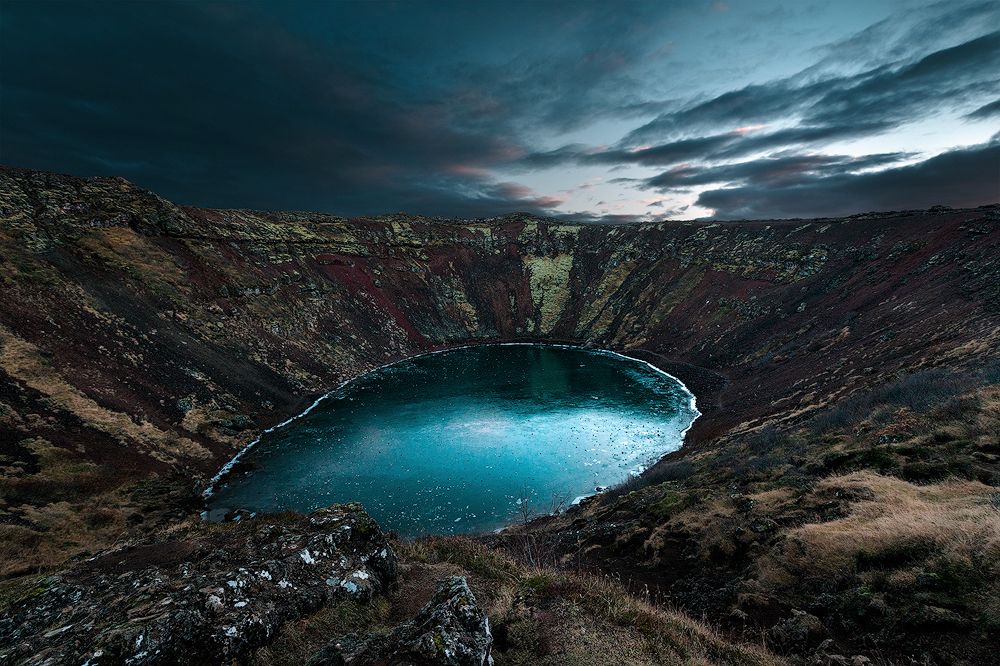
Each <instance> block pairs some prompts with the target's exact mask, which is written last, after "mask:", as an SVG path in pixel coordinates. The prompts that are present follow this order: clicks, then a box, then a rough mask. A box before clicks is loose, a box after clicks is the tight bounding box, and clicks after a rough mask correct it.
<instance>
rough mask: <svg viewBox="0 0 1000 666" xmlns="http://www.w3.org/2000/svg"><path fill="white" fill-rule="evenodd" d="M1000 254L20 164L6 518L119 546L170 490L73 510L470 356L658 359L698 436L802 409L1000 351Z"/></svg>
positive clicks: (7, 217)
mask: <svg viewBox="0 0 1000 666" xmlns="http://www.w3.org/2000/svg"><path fill="white" fill-rule="evenodd" d="M997 247H1000V210H998V208H997V207H996V206H993V207H983V208H978V209H968V210H952V209H940V210H931V211H904V212H894V213H878V214H874V213H873V214H867V215H858V216H853V217H850V218H845V219H823V220H782V221H751V222H727V223H663V224H658V225H627V226H621V227H598V226H587V225H578V224H569V223H566V222H562V221H559V220H553V219H541V218H537V217H534V216H530V215H525V214H517V213H515V214H510V215H504V216H500V217H496V218H490V219H477V220H448V219H442V218H424V217H415V216H409V215H404V214H396V215H382V216H379V217H364V218H352V219H345V218H341V217H336V216H333V215H325V214H319V213H266V212H259V211H247V210H206V209H199V208H192V207H185V206H178V205H175V204H173V203H171V202H168V201H165V200H163V199H161V198H159V197H157V196H156V195H155V194H153V193H151V192H148V191H145V190H142V189H141V188H138V187H136V186H134V185H132V184H130V183H128V182H126V181H124V180H121V179H97V178H92V179H78V178H73V177H69V176H60V175H56V174H51V173H43V172H34V171H27V170H19V169H9V168H3V170H2V171H0V256H2V261H0V280H2V281H3V289H2V291H0V345H2V361H0V437H2V439H0V442H2V444H0V446H2V448H0V455H2V456H3V462H2V465H3V466H4V467H3V468H2V469H3V473H4V475H5V476H4V479H3V484H4V485H3V488H4V490H3V499H2V504H0V510H2V514H0V515H2V519H3V521H4V522H6V523H7V527H8V528H9V529H11V530H15V529H16V530H18V535H19V536H17V538H18V539H22V541H21V542H20V543H22V544H23V543H27V542H28V541H31V539H35V536H32V534H34V533H36V532H37V531H38V530H43V529H48V530H49V531H52V530H53V529H57V530H58V529H67V530H69V529H70V528H71V523H72V522H73V521H74V520H76V521H83V523H85V525H84V527H86V528H87V529H90V530H91V531H94V532H99V533H101V534H105V535H106V536H107V535H110V534H111V533H112V532H113V531H114V530H115V529H119V528H120V529H124V528H125V527H126V526H127V525H129V524H134V523H135V522H141V521H142V520H143V519H144V516H146V514H148V513H149V511H151V509H148V502H147V504H146V505H145V506H147V511H146V513H145V514H144V513H143V511H142V508H143V506H144V505H143V501H144V500H139V499H135V497H136V496H135V492H134V491H133V495H131V496H130V497H132V500H129V501H131V504H128V502H125V504H128V506H129V507H131V508H128V509H127V510H123V513H121V514H120V515H119V514H115V515H113V516H110V517H108V516H104V517H101V514H99V513H96V514H95V513H93V511H90V510H88V511H90V512H89V513H87V512H85V515H83V514H81V513H80V512H79V511H77V512H76V513H75V514H74V512H73V510H72V506H73V502H74V501H77V500H79V501H81V502H82V501H84V499H85V498H92V497H95V496H98V495H100V494H101V493H109V492H117V491H116V490H115V489H117V488H121V487H125V486H127V484H134V483H135V482H137V481H139V480H142V479H148V478H149V475H150V474H151V473H156V474H157V475H159V477H160V478H161V479H164V478H168V477H170V478H173V476H176V475H178V474H187V475H190V476H191V478H190V479H189V481H188V482H185V483H186V489H181V488H180V487H175V488H173V489H174V491H175V492H176V493H179V494H184V493H190V492H191V488H195V487H197V485H196V484H197V482H198V481H199V480H200V479H204V478H205V477H206V476H210V475H212V474H213V473H214V472H216V471H217V470H218V469H219V468H220V467H221V466H222V465H223V464H224V463H225V462H226V461H227V460H228V459H229V458H230V457H231V456H232V455H233V454H234V453H236V452H237V451H238V450H239V449H241V448H242V447H243V446H245V445H246V444H247V443H248V442H249V441H250V440H251V439H252V437H253V436H254V434H255V433H256V432H257V431H259V430H260V429H262V428H265V427H268V426H271V425H274V424H275V423H278V422H280V421H282V420H284V419H285V418H287V417H288V416H290V415H292V414H294V413H296V412H297V411H299V410H301V409H302V408H303V407H304V406H305V405H307V404H308V403H309V402H310V401H311V400H313V399H314V398H315V397H316V396H317V395H319V394H321V393H323V392H325V391H327V390H329V389H331V388H333V387H335V386H336V385H337V384H338V383H340V382H342V381H344V380H346V379H348V378H350V377H353V376H356V375H357V374H359V373H361V372H364V371H366V370H368V369H371V368H373V367H376V366H378V365H380V364H383V363H386V362H389V361H392V360H396V359H400V358H404V357H406V356H410V355H413V354H416V353H420V352H424V351H427V350H431V349H439V348H445V347H448V346H454V345H457V344H468V343H477V342H495V341H512V340H553V341H561V342H574V343H579V344H586V345H594V346H598V347H605V348H610V349H615V350H622V351H626V352H629V353H634V354H637V355H640V356H642V358H644V359H646V360H650V361H652V362H654V363H657V364H659V365H661V366H662V367H665V368H667V369H669V370H670V371H671V372H674V373H675V374H677V375H678V376H680V377H681V378H682V379H684V380H685V381H686V382H688V384H689V385H690V386H691V388H692V389H693V390H694V392H695V393H696V395H698V397H699V408H700V409H701V410H702V412H704V413H705V416H704V417H702V418H701V419H699V421H698V422H697V423H696V427H695V428H694V430H693V431H692V433H691V435H690V438H689V444H691V445H694V444H696V443H705V442H707V441H710V439H711V438H712V437H714V436H717V435H719V434H722V433H725V432H732V431H734V430H733V429H734V428H735V429H737V430H736V431H739V430H741V429H742V430H745V429H747V428H751V427H756V426H759V425H760V424H761V423H763V422H764V421H767V420H770V421H778V422H782V423H793V422H795V421H796V420H801V419H803V418H805V417H808V416H809V415H810V414H812V413H814V412H815V411H816V410H819V409H822V408H823V407H824V406H825V405H827V404H829V403H830V402H831V401H833V400H836V399H838V398H841V397H843V396H845V395H847V394H849V393H850V392H851V391H853V390H856V389H858V388H859V387H863V386H871V385H876V384H878V383H880V382H883V381H885V380H886V379H888V378H891V377H893V376H894V375H895V374H896V373H897V372H899V371H901V370H913V369H916V368H920V367H927V366H932V365H938V364H941V363H947V364H949V365H956V366H957V365H963V364H972V363H976V362H977V359H979V358H981V357H982V356H983V355H984V354H996V353H998V351H997V350H998V347H1000V296H998V294H1000V252H998V250H997ZM172 475H173V476H172ZM129 487H132V486H129ZM67 489H69V492H68V491H67ZM182 491H183V492H182ZM122 501H123V502H124V500H122ZM66 502H69V504H70V505H71V506H70V508H67V507H66V506H62V505H60V503H62V504H65V503H66ZM60 506H61V508H60ZM94 511H96V509H95V510H94ZM81 516H82V517H81ZM102 521H105V523H102ZM123 521H124V522H123ZM59 526H62V527H59ZM87 526H89V527H87ZM102 530H104V532H102ZM29 537H30V538H29ZM95 538H96V537H95ZM25 539H27V540H28V541H24V540H25ZM69 550H71V548H70V549H63V550H60V551H59V552H60V553H63V554H67V553H69ZM69 554H71V553H69ZM53 557H55V554H53ZM42 559H44V558H42Z"/></svg>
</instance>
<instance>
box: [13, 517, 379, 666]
mask: <svg viewBox="0 0 1000 666" xmlns="http://www.w3.org/2000/svg"><path fill="white" fill-rule="evenodd" d="M211 529H213V530H214V532H215V533H214V534H210V535H208V536H205V537H202V538H198V539H192V540H188V541H181V542H166V543H158V544H152V545H146V546H140V547H133V548H126V549H124V550H120V551H115V552H112V553H109V554H107V555H104V556H102V557H99V558H95V559H92V560H89V561H87V562H84V563H81V564H78V565H77V566H75V567H73V568H72V569H70V570H68V571H67V572H65V573H61V574H58V575H54V576H50V577H48V578H45V579H44V580H42V581H41V582H40V584H39V585H38V586H37V587H36V588H35V589H33V590H31V591H30V592H29V593H28V594H27V595H26V596H27V598H25V599H23V600H22V601H21V602H19V603H17V604H14V605H13V607H12V608H11V609H10V611H9V613H8V614H7V615H5V617H4V618H3V619H2V620H0V659H5V660H8V661H7V662H5V663H23V664H32V665H41V664H51V665H53V666H55V665H56V664H66V665H67V666H68V665H71V664H72V665H75V664H83V663H86V664H89V665H91V666H98V665H99V664H122V663H126V664H149V665H152V664H164V665H173V664H192V665H202V664H205V665H207V664H221V663H224V662H229V661H231V660H233V659H240V658H245V657H247V656H249V655H250V654H251V653H252V652H253V650H255V649H256V648H258V647H260V646H261V645H264V644H265V643H266V642H267V641H268V640H269V639H270V638H271V637H272V636H273V635H274V634H275V632H276V631H277V630H278V629H279V628H280V626H281V625H282V623H284V622H285V621H287V620H289V619H292V618H298V617H301V616H302V615H305V614H308V613H310V612H312V611H315V610H317V609H319V608H320V607H322V606H325V605H328V604H330V603H332V602H334V601H336V600H342V599H352V600H356V601H367V600H369V599H371V597H372V595H374V594H376V593H379V592H382V591H385V590H386V589H387V588H388V587H389V586H390V585H392V584H393V582H394V581H395V580H396V576H397V568H396V556H395V554H394V553H393V551H392V549H391V548H390V547H389V545H388V543H387V542H386V539H385V536H384V535H383V534H382V531H381V530H380V529H379V527H378V525H377V524H376V523H375V521H374V520H372V519H371V518H370V517H369V516H368V514H366V513H365V512H364V511H363V510H362V509H361V507H360V505H356V504H345V505H334V506H332V507H329V508H327V509H321V510H319V511H316V512H314V513H312V514H310V515H309V516H308V517H302V516H295V515H286V514H278V515H276V516H273V517H269V518H266V519H264V520H262V521H253V522H251V523H250V524H249V525H247V526H242V525H239V524H229V525H227V526H224V527H221V528H211Z"/></svg>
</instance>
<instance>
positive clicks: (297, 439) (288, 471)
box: [209, 345, 698, 536]
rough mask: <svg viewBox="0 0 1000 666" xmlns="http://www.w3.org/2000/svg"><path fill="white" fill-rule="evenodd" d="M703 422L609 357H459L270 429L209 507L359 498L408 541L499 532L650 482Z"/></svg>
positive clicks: (430, 361) (523, 352)
mask: <svg viewBox="0 0 1000 666" xmlns="http://www.w3.org/2000/svg"><path fill="white" fill-rule="evenodd" d="M697 415H698V412H697V411H696V410H695V409H694V405H693V399H692V396H691V394H690V393H688V392H687V390H686V389H685V388H684V387H683V385H681V384H680V383H679V382H678V381H677V380H676V379H674V378H673V377H670V376H669V375H665V374H663V373H662V372H659V371H657V370H655V369H653V368H652V367H650V366H649V365H647V364H645V363H642V362H639V361H635V360H632V359H625V358H624V357H621V356H618V355H615V354H611V353H608V352H599V351H584V350H580V349H571V348H560V347H543V346H537V345H494V346H485V347H474V348H465V349H455V350H450V351H446V352H441V353H436V354H428V355H425V356H420V357H416V358H412V359H408V360H406V361H403V362H400V363H397V364H394V365H391V366H387V367H385V368H381V369H379V370H376V371H374V372H371V373H369V374H366V375H363V376H362V377H359V378H358V379H356V380H354V381H353V382H351V383H350V384H348V385H346V386H344V387H342V388H341V389H339V390H338V391H335V392H334V393H331V394H330V395H329V396H327V397H326V398H325V399H323V400H322V401H320V402H319V403H318V404H317V405H316V406H315V408H314V409H312V410H311V411H310V412H309V413H307V414H306V415H304V416H302V417H300V418H298V419H295V420H293V421H291V422H290V423H288V424H286V425H284V426H282V427H280V428H277V429H275V430H273V431H272V432H269V433H265V434H264V435H263V436H262V438H261V440H260V441H259V442H258V443H257V444H256V445H255V446H254V447H253V448H251V449H250V450H249V451H248V452H247V453H246V454H245V455H244V456H243V457H242V458H241V460H240V463H241V464H240V465H239V466H237V468H235V471H236V472H237V473H234V474H230V475H229V476H228V477H227V479H226V483H225V484H224V485H223V486H221V487H218V488H215V489H214V493H213V495H212V496H211V498H210V501H209V504H210V507H211V508H212V509H214V510H215V511H214V513H216V514H220V513H222V512H223V510H232V509H236V508H244V509H248V510H250V511H254V512H264V511H283V510H288V509H294V510H299V511H312V510H314V509H317V508H320V507H324V506H328V505H330V504H333V503H336V502H348V501H359V502H361V503H362V504H363V505H364V507H365V509H366V510H367V511H368V513H370V514H371V515H372V517H374V518H375V519H376V520H377V521H378V522H379V524H380V525H381V526H382V528H383V529H387V530H395V531H396V532H397V533H399V534H400V535H401V536H417V535H420V534H428V533H430V534H447V533H459V532H480V531H485V530H491V529H495V528H497V527H501V526H503V525H508V524H510V523H512V522H515V521H517V520H520V519H521V518H522V517H523V515H524V513H530V514H532V515H537V514H541V513H547V512H549V511H550V510H552V509H554V508H557V507H558V506H559V505H560V504H562V505H564V506H565V505H568V504H569V503H571V502H572V501H573V500H574V499H575V498H577V497H579V496H583V495H587V494H590V493H593V492H595V490H596V489H597V488H598V487H603V486H609V485H613V484H615V483H617V482H619V481H622V480H624V479H625V478H627V477H628V476H629V474H632V473H638V472H639V471H641V470H642V469H643V468H644V467H645V466H646V465H648V464H650V463H651V462H654V461H655V460H656V459H658V458H660V457H661V456H662V455H664V454H665V453H668V452H670V451H674V450H676V449H678V448H680V446H681V442H682V439H683V433H684V432H685V431H686V430H687V428H688V427H689V426H690V424H691V422H692V421H694V419H695V418H696V417H697ZM241 468H242V469H246V468H249V470H250V471H242V470H241Z"/></svg>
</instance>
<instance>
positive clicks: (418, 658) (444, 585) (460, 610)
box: [306, 576, 493, 666]
mask: <svg viewBox="0 0 1000 666" xmlns="http://www.w3.org/2000/svg"><path fill="white" fill-rule="evenodd" d="M492 646H493V636H492V635H491V634H490V621H489V619H488V618H487V617H486V613H484V612H483V611H482V610H481V609H480V608H479V606H478V605H477V603H476V596H475V595H474V594H473V593H472V590H470V589H469V585H468V583H466V581H465V578H462V577H460V576H453V577H451V578H446V579H443V580H440V581H438V589H437V592H436V593H435V594H434V597H433V598H432V599H431V600H430V601H428V602H427V604H426V605H425V606H424V607H423V608H422V609H421V610H420V613H418V614H417V616H416V617H415V618H414V619H413V620H411V621H410V622H405V623H403V624H401V625H399V626H398V627H396V628H395V629H394V630H393V631H392V632H391V633H390V634H370V635H368V636H364V637H359V636H357V635H356V634H352V635H348V636H341V637H339V638H335V639H333V640H331V641H330V644H329V645H328V646H326V647H325V648H323V649H322V650H320V651H319V652H317V653H316V654H315V655H313V656H312V657H310V659H309V661H308V662H306V666H378V665H380V664H394V665H396V666H486V665H487V664H492V663H493V658H492V656H491V655H490V653H491V648H492Z"/></svg>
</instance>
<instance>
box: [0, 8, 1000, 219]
mask: <svg viewBox="0 0 1000 666" xmlns="http://www.w3.org/2000/svg"><path fill="white" fill-rule="evenodd" d="M0 163H2V164H4V165H7V166H15V167H27V168H35V169H46V170H51V171H58V172H62V173H69V174H74V175H80V176H90V175H102V176H106V175H116V176H117V175H120V176H124V177H125V178H127V179H129V180H131V181H133V182H135V183H137V184H139V185H141V186H143V187H146V188H149V189H151V190H153V191H155V192H157V193H158V194H161V195H162V196H164V197H166V198H168V199H171V200H173V201H176V202H178V203H185V204H192V205H197V206H210V207H231V208H258V209H272V210H273V209H278V210H319V211H326V212H331V213H336V214H340V215H348V216H352V215H364V214H379V213H386V212H397V211H404V212H409V213H416V214H425V215H444V216H447V217H456V216H457V217H481V216H490V215H495V214H499V213H504V212H511V211H529V212H534V213H538V214H542V215H552V216H556V217H561V218H567V219H576V220H581V221H595V222H621V221H635V220H641V221H656V220H662V219H698V218H713V219H741V218H787V217H815V216H834V215H847V214H851V213H857V212H865V211H870V210H892V209H897V210H898V209H905V208H926V207H929V206H931V205H935V204H943V205H950V206H956V207H957V206H977V205H980V204H984V203H991V202H996V201H998V200H1000V3H998V2H997V1H996V0H985V1H977V0H969V1H962V0H945V1H944V2H926V1H922V0H905V1H904V0H885V1H877V0H864V1H859V2H854V1H852V0H833V1H830V2H822V1H816V2H813V1H811V0H780V1H779V0H773V1H772V0H753V1H750V0H722V1H715V0H690V1H676V2H667V1H665V0H663V1H659V2H651V3H645V2H626V1H602V2H580V1H573V2H561V1H555V0H550V1H545V0H535V1H533V2H523V3H519V2H509V1H508V2H485V1H480V2H443V1H438V2H427V3H424V2H411V1H406V0H403V1H398V2H304V3H297V2H263V3H243V2H195V3H184V2H164V3H159V2H122V3H117V2H94V3H91V2H53V3H48V2H41V1H38V0H32V1H30V2H28V1H18V0H4V2H3V3H2V5H0Z"/></svg>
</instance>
